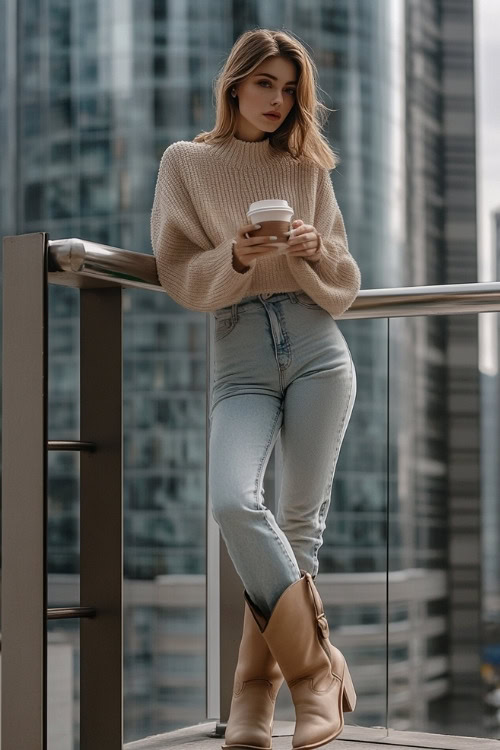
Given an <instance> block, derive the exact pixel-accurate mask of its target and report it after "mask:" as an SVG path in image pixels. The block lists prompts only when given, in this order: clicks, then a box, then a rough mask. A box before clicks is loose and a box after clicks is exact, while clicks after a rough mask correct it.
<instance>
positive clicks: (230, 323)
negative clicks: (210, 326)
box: [215, 316, 237, 341]
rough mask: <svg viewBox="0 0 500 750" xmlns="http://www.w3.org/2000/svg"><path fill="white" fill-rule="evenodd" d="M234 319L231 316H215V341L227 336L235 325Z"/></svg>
mask: <svg viewBox="0 0 500 750" xmlns="http://www.w3.org/2000/svg"><path fill="white" fill-rule="evenodd" d="M236 322H237V321H236V320H235V319H234V318H233V317H232V316H222V317H216V318H215V341H220V340H221V339H223V338H225V337H226V336H228V335H229V334H230V333H231V331H232V330H233V328H234V327H235V326H236Z"/></svg>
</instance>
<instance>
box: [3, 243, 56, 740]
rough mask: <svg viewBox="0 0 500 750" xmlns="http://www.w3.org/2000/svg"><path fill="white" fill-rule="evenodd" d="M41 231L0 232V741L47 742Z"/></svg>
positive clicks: (44, 354)
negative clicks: (0, 250)
mask: <svg viewBox="0 0 500 750" xmlns="http://www.w3.org/2000/svg"><path fill="white" fill-rule="evenodd" d="M47 297H48V295H47V234H46V233H45V232H36V233H33V234H25V235H19V236H17V237H4V240H3V361H2V452H3V456H2V730H1V740H2V748H3V750H14V749H16V750H17V748H22V750H46V748H47V630H46V611H47V546H46V541H47V437H48V436H47V393H48V387H47V342H48V334H47V323H48V320H47V318H48V304H47Z"/></svg>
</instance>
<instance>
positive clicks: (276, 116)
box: [264, 113, 280, 120]
mask: <svg viewBox="0 0 500 750" xmlns="http://www.w3.org/2000/svg"><path fill="white" fill-rule="evenodd" d="M264 117H269V118H270V119H272V120H279V119H280V115H268V114H266V113H264Z"/></svg>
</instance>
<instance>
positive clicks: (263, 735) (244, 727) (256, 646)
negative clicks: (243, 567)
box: [221, 591, 284, 750]
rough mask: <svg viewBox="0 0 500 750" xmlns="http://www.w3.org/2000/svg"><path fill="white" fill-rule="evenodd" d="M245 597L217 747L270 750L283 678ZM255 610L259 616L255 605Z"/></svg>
mask: <svg viewBox="0 0 500 750" xmlns="http://www.w3.org/2000/svg"><path fill="white" fill-rule="evenodd" d="M247 596H248V595H247V593H246V591H245V616H244V619H243V635H242V637H241V643H240V649H239V652H238V663H237V665H236V671H235V673H234V686H233V696H232V699H231V708H230V711H229V719H228V722H227V725H226V733H225V744H224V745H222V746H221V747H222V748H223V749H225V748H235V747H238V748H240V747H245V748H252V749H253V750H271V748H272V730H273V719H274V707H275V703H276V696H277V695H278V690H279V689H280V687H281V685H282V684H283V680H284V677H283V674H282V673H281V670H280V668H279V666H278V664H277V663H276V659H275V658H274V656H273V655H272V654H271V652H270V651H269V648H268V645H267V643H266V641H265V640H264V638H263V637H262V633H261V632H260V629H259V627H258V625H257V623H256V621H255V619H254V617H253V616H252V612H251V610H250V607H249V606H248V600H247V598H246V597H247ZM253 606H254V607H256V605H255V604H253ZM256 611H258V612H259V614H260V616H261V617H263V615H262V613H261V612H260V610H258V609H257V607H256Z"/></svg>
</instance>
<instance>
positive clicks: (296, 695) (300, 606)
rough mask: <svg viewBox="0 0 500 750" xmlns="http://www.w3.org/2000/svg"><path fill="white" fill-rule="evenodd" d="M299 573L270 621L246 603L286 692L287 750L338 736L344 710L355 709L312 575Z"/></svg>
mask: <svg viewBox="0 0 500 750" xmlns="http://www.w3.org/2000/svg"><path fill="white" fill-rule="evenodd" d="M300 573H301V578H300V580H298V581H295V583H292V584H291V585H290V586H288V587H287V588H286V589H285V591H284V592H283V593H282V594H281V596H280V598H279V599H278V601H277V603H276V605H275V606H274V609H273V611H272V613H271V616H270V618H269V620H267V621H266V619H265V618H264V617H263V616H262V613H260V612H259V611H258V610H257V609H255V608H254V605H253V604H252V602H251V601H250V600H249V599H248V598H247V602H248V604H249V606H250V609H251V610H252V614H253V616H254V618H255V621H256V623H257V624H258V626H259V629H260V630H261V633H262V635H263V636H264V638H265V640H266V642H267V645H268V646H269V650H270V651H271V653H272V654H273V656H274V657H275V658H276V661H277V662H278V665H279V666H280V668H281V671H282V673H283V675H284V677H285V680H286V682H287V685H288V687H289V688H290V693H291V695H292V700H293V703H294V706H295V716H296V723H295V733H294V735H293V739H292V748H293V750H306V749H307V750H311V748H315V747H319V746H320V745H325V744H326V743H328V742H331V740H333V739H335V737H337V735H339V734H340V732H341V731H342V729H343V728H344V715H343V712H344V711H346V712H347V711H354V708H355V706H356V693H355V691H354V686H353V684H352V680H351V675H350V673H349V670H348V668H347V663H346V660H345V658H344V656H343V655H342V653H341V652H340V651H339V649H338V648H336V647H335V646H333V645H332V644H331V643H330V641H329V638H328V636H329V628H328V622H327V620H326V616H325V612H324V609H323V603H322V601H321V598H320V595H319V592H318V590H317V588H316V586H315V584H314V581H313V579H312V576H311V575H310V573H306V572H305V571H303V570H301V571H300ZM245 597H247V594H246V592H245Z"/></svg>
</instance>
